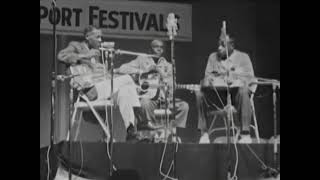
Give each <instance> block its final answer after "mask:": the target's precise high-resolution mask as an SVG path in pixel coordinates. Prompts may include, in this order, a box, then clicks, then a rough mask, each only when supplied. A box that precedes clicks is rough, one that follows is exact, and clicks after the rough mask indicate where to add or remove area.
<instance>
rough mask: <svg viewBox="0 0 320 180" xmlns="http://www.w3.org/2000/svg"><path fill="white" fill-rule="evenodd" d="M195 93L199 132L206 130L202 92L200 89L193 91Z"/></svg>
mask: <svg viewBox="0 0 320 180" xmlns="http://www.w3.org/2000/svg"><path fill="white" fill-rule="evenodd" d="M195 95H196V105H197V113H198V129H200V130H201V133H204V132H207V130H208V127H207V122H206V117H205V112H204V107H203V103H204V102H203V101H204V98H205V97H204V94H203V92H202V91H195Z"/></svg>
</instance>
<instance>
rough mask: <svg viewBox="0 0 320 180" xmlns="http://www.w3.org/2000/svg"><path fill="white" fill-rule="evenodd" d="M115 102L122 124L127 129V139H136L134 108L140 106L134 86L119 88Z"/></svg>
mask: <svg viewBox="0 0 320 180" xmlns="http://www.w3.org/2000/svg"><path fill="white" fill-rule="evenodd" d="M114 98H115V100H116V104H117V105H118V106H119V110H120V114H121V116H122V119H123V122H124V125H125V127H126V129H127V137H126V140H127V141H136V140H137V137H138V134H137V133H136V129H135V127H134V125H135V117H136V116H135V113H134V108H137V107H140V102H139V98H138V95H137V92H136V89H135V86H132V85H125V86H122V87H120V88H119V90H118V92H117V94H116V96H115V97H114Z"/></svg>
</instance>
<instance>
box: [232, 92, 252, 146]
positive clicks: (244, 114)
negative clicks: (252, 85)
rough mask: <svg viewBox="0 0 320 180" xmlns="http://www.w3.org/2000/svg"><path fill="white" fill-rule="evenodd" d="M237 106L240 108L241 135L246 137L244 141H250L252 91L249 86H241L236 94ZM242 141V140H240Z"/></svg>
mask: <svg viewBox="0 0 320 180" xmlns="http://www.w3.org/2000/svg"><path fill="white" fill-rule="evenodd" d="M235 106H236V108H237V110H238V112H239V113H240V114H239V118H240V122H241V137H245V138H244V139H245V140H243V141H244V142H248V143H250V142H251V141H252V140H251V139H250V140H249V138H250V124H251V117H252V108H251V104H250V91H249V89H248V87H240V88H239V89H238V92H237V94H236V96H235ZM240 141H241V140H240Z"/></svg>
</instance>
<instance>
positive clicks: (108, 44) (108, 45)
mask: <svg viewBox="0 0 320 180" xmlns="http://www.w3.org/2000/svg"><path fill="white" fill-rule="evenodd" d="M114 45H115V43H114V42H102V43H101V44H100V48H99V49H100V50H108V51H110V50H114Z"/></svg>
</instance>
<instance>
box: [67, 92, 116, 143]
mask: <svg viewBox="0 0 320 180" xmlns="http://www.w3.org/2000/svg"><path fill="white" fill-rule="evenodd" d="M80 99H83V100H84V101H80ZM73 106H74V108H73V109H74V110H73V113H72V118H71V125H70V126H71V128H70V130H71V129H72V127H73V125H74V123H76V122H77V121H76V120H78V122H77V130H76V133H75V137H74V140H77V138H78V134H79V129H80V125H81V121H82V113H83V111H87V110H91V111H92V113H93V114H94V116H95V117H96V119H97V120H98V122H99V124H100V126H101V127H102V129H103V131H104V133H105V135H106V136H107V139H108V140H109V138H110V130H109V129H108V127H109V125H108V122H109V121H108V108H110V107H112V106H113V104H112V102H111V100H109V99H99V100H95V101H90V100H89V99H88V97H87V96H86V95H85V94H82V93H79V95H78V97H77V100H76V102H75V103H74V105H73ZM98 109H104V110H105V113H106V119H105V120H103V119H102V118H101V116H100V115H99V114H98V113H97V111H96V110H98ZM77 115H79V117H78V118H76V116H77ZM70 134H71V132H70V131H68V135H67V140H69V138H70V137H69V136H70Z"/></svg>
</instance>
